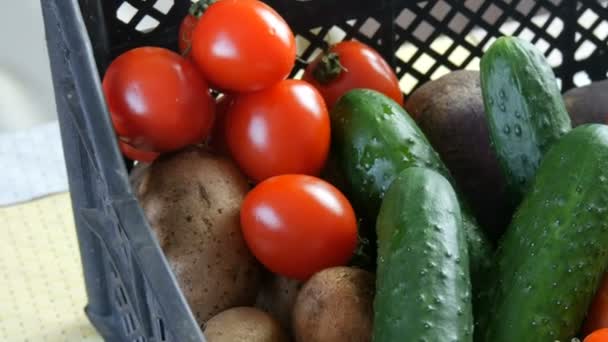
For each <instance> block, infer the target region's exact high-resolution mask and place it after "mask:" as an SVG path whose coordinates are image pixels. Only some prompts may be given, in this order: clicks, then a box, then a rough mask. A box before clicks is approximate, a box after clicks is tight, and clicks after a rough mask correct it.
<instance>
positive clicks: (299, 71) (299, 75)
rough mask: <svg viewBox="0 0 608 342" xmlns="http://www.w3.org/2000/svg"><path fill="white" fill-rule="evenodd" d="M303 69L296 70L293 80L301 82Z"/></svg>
mask: <svg viewBox="0 0 608 342" xmlns="http://www.w3.org/2000/svg"><path fill="white" fill-rule="evenodd" d="M304 71H305V70H304V69H300V70H298V71H297V72H296V73H295V74H294V75H293V78H295V79H296V80H301V79H302V77H304Z"/></svg>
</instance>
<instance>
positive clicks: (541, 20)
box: [531, 8, 549, 28]
mask: <svg viewBox="0 0 608 342" xmlns="http://www.w3.org/2000/svg"><path fill="white" fill-rule="evenodd" d="M539 12H543V14H537V15H535V16H533V17H532V18H531V21H532V23H533V24H534V25H536V26H538V27H540V28H542V27H543V26H544V25H545V23H546V22H547V20H549V14H547V13H546V9H544V8H541V9H540V10H539Z"/></svg>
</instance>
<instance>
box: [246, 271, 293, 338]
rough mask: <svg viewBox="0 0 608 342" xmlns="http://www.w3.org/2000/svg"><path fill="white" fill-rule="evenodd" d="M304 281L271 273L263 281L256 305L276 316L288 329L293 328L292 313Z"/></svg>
mask: <svg viewBox="0 0 608 342" xmlns="http://www.w3.org/2000/svg"><path fill="white" fill-rule="evenodd" d="M301 287H302V282H301V281H299V280H295V279H290V278H286V277H283V276H280V275H276V274H273V273H269V274H268V275H267V276H266V277H265V279H264V280H263V281H262V287H261V289H260V292H259V293H258V297H257V300H256V304H255V306H256V307H257V308H260V309H262V310H264V311H266V312H268V313H269V314H271V315H272V317H274V318H276V319H277V320H278V321H279V322H280V323H281V326H282V327H283V328H284V329H285V330H286V331H288V332H289V331H290V330H291V313H292V311H293V306H294V304H295V302H296V297H297V296H298V292H299V291H300V288H301Z"/></svg>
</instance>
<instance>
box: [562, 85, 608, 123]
mask: <svg viewBox="0 0 608 342" xmlns="http://www.w3.org/2000/svg"><path fill="white" fill-rule="evenodd" d="M564 103H565V104H566V109H567V110H568V113H569V114H570V119H571V120H572V127H576V126H580V125H583V124H590V123H599V124H608V80H605V81H599V82H593V83H591V84H589V85H586V86H584V87H580V88H573V89H570V90H568V91H567V92H565V93H564Z"/></svg>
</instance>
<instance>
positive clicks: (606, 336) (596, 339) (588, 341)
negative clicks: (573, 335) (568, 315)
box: [583, 329, 608, 342]
mask: <svg viewBox="0 0 608 342" xmlns="http://www.w3.org/2000/svg"><path fill="white" fill-rule="evenodd" d="M583 342H608V329H600V330H597V331H595V332H593V333H592V334H591V335H589V336H587V337H586V338H585V340H584V341H583Z"/></svg>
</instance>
